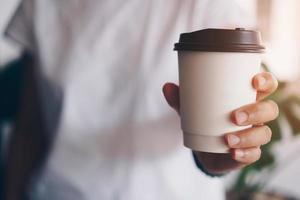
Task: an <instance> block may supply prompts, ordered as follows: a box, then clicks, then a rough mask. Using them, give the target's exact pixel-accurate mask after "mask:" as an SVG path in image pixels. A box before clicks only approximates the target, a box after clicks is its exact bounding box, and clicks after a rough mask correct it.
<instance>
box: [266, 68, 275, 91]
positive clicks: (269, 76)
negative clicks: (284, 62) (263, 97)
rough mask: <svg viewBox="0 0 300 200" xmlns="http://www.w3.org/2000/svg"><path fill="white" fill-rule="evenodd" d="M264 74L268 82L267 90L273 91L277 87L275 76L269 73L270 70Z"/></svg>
mask: <svg viewBox="0 0 300 200" xmlns="http://www.w3.org/2000/svg"><path fill="white" fill-rule="evenodd" d="M264 76H265V77H266V79H267V80H268V82H269V83H270V88H269V91H270V92H271V91H275V90H276V89H277V87H278V81H277V79H276V78H275V76H274V75H273V74H272V73H270V72H265V74H264Z"/></svg>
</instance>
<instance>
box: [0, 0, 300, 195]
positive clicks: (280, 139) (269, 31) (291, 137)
mask: <svg viewBox="0 0 300 200" xmlns="http://www.w3.org/2000/svg"><path fill="white" fill-rule="evenodd" d="M18 2H19V1H18V0H1V2H0V66H3V65H4V64H5V63H7V62H8V61H10V60H12V59H14V58H15V57H17V56H18V55H19V51H18V49H17V48H16V47H14V46H13V45H12V44H11V43H9V42H8V41H6V40H5V39H4V37H3V30H4V27H5V26H6V24H7V22H8V19H9V18H10V17H11V15H12V12H13V11H14V10H15V8H16V5H17V4H18ZM238 2H239V3H240V6H241V7H243V9H247V10H248V12H249V13H252V16H253V18H254V19H255V20H256V22H257V29H259V30H260V31H261V32H262V37H263V41H264V43H265V46H266V47H267V53H266V54H265V55H264V59H263V60H264V64H265V69H266V70H270V71H271V72H273V73H274V74H275V76H276V77H277V78H278V79H279V80H280V88H279V90H278V91H277V93H276V94H274V95H273V96H272V97H271V98H273V99H274V100H276V101H277V102H278V103H279V106H280V109H281V115H280V117H279V119H278V120H277V121H276V122H274V123H273V124H271V125H270V126H271V127H272V128H273V132H274V134H275V135H274V141H273V142H272V143H271V144H270V145H269V146H268V147H266V148H265V149H264V150H265V152H264V157H263V158H262V160H261V162H258V164H256V165H254V166H252V167H250V168H246V169H244V171H242V172H236V173H233V174H230V175H229V176H228V177H226V178H225V180H224V181H225V184H226V187H227V189H228V191H229V192H228V199H300V190H299V187H300V170H299V169H300V156H299V152H300V137H299V136H298V133H300V128H299V126H300V121H299V118H300V106H299V105H300V100H299V99H300V98H299V96H300V89H299V88H300V87H299V86H300V77H299V76H300V56H299V52H300V51H299V50H300V25H299V24H298V23H299V22H298V20H299V18H300V1H299V0H285V1H282V0H239V1H238ZM275 154H276V156H274V155H275Z"/></svg>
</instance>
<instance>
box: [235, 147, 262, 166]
mask: <svg viewBox="0 0 300 200" xmlns="http://www.w3.org/2000/svg"><path fill="white" fill-rule="evenodd" d="M231 156H232V159H234V160H236V161H238V162H240V163H243V164H247V165H248V164H251V163H254V162H256V161H257V160H259V158H260V156H261V150H260V148H259V147H253V148H247V149H232V150H231Z"/></svg>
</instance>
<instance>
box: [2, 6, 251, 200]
mask: <svg viewBox="0 0 300 200" xmlns="http://www.w3.org/2000/svg"><path fill="white" fill-rule="evenodd" d="M247 16H248V15H247V13H245V12H244V11H243V10H242V9H241V7H239V6H238V5H237V4H236V2H235V1H224V0H198V1H197V0H184V1H183V0H164V1H161V0H143V1H140V0H127V1H124V0H109V1H104V0H24V1H23V2H22V4H21V6H20V7H19V9H18V10H17V12H16V15H15V16H14V18H13V19H12V22H11V23H10V26H9V27H8V30H7V34H8V36H10V37H11V38H13V39H14V40H16V41H17V42H19V43H20V44H22V46H23V47H24V48H27V49H29V50H30V51H32V52H33V53H34V54H35V55H36V56H37V58H38V59H39V62H40V69H39V70H40V80H41V81H40V94H41V97H42V101H43V102H42V103H43V105H44V115H45V118H46V124H47V127H48V129H49V130H51V131H50V132H53V135H56V138H55V143H54V146H53V150H52V151H51V154H50V156H49V158H48V160H47V162H46V165H45V167H44V169H43V171H42V173H41V175H40V176H39V177H37V179H36V181H35V182H34V183H33V184H32V186H31V191H30V193H31V197H32V199H40V200H46V199H47V200H48V199H49V200H50V199H51V200H52V199H56V200H60V199H64V200H65V199H67V200H68V199H72V200H99V199H101V200H102V199H116V200H140V199H143V200H160V199H161V200H167V199H172V200H183V199H189V200H193V199H195V200H196V199H197V200H199V199H204V200H207V199H209V200H220V199H224V189H223V186H222V181H221V179H218V178H209V177H207V176H206V175H204V174H203V173H202V172H201V171H199V170H198V169H197V168H196V166H195V164H194V161H193V158H192V154H191V151H190V150H189V149H187V148H185V147H183V145H182V133H181V131H180V125H179V117H178V116H177V115H176V113H175V112H174V111H172V109H170V108H169V107H168V106H167V104H166V102H165V100H164V98H163V95H162V92H161V88H162V85H163V84H164V83H165V82H169V81H171V82H177V57H176V52H174V51H173V50H172V49H173V44H174V43H175V42H176V41H177V40H178V37H179V34H180V33H181V32H187V31H192V30H197V29H202V28H207V27H218V28H221V27H228V26H231V27H235V26H236V27H237V26H239V27H241V26H242V27H249V25H252V24H253V22H252V21H251V20H248V19H247V20H245V18H247Z"/></svg>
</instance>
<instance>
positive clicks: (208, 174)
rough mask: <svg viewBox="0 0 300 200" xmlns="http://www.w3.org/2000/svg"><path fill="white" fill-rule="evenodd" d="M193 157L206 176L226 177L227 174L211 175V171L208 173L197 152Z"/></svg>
mask: <svg viewBox="0 0 300 200" xmlns="http://www.w3.org/2000/svg"><path fill="white" fill-rule="evenodd" d="M193 157H194V161H195V164H196V166H197V167H198V169H200V170H201V171H202V172H203V173H204V174H206V175H207V176H210V177H222V176H224V175H225V174H213V173H210V172H209V171H207V170H206V169H205V168H204V167H203V165H202V163H201V162H200V161H199V159H198V158H197V156H196V154H195V152H193Z"/></svg>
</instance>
